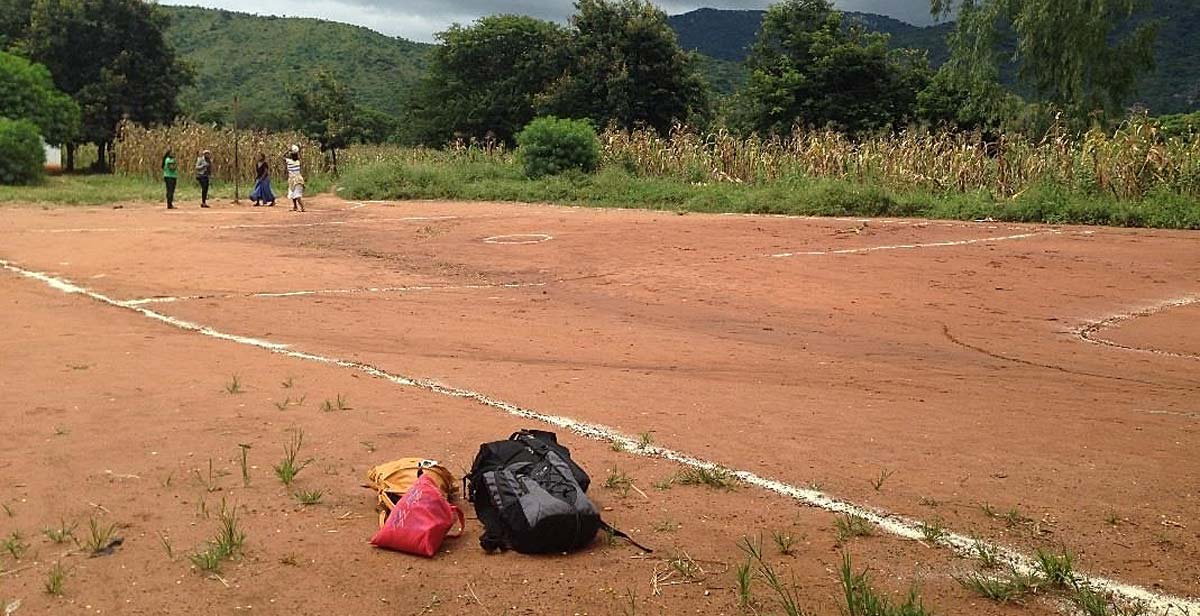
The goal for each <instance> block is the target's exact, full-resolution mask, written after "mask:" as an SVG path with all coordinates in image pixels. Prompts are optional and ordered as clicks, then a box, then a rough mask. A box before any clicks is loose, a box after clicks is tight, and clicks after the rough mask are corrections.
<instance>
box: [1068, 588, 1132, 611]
mask: <svg viewBox="0 0 1200 616" xmlns="http://www.w3.org/2000/svg"><path fill="white" fill-rule="evenodd" d="M1070 599H1071V603H1073V604H1075V607H1076V608H1078V609H1079V611H1080V612H1081V613H1083V616H1144V615H1145V614H1146V613H1147V611H1148V610H1147V608H1146V604H1144V603H1140V602H1134V603H1129V602H1125V601H1122V600H1120V599H1118V598H1117V597H1115V596H1113V594H1112V593H1109V592H1105V591H1103V590H1097V589H1095V588H1092V587H1091V586H1089V585H1087V584H1083V583H1079V584H1076V585H1075V587H1074V588H1073V589H1072V590H1071V592H1070Z"/></svg>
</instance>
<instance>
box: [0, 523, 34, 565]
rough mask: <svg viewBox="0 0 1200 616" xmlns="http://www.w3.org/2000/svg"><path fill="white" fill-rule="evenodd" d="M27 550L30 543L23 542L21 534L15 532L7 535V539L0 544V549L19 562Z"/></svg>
mask: <svg viewBox="0 0 1200 616" xmlns="http://www.w3.org/2000/svg"><path fill="white" fill-rule="evenodd" d="M29 548H30V543H29V542H27V541H25V538H24V537H22V536H21V533H19V532H17V531H15V530H14V531H12V532H11V533H9V535H8V538H7V539H5V540H4V542H2V543H0V549H3V550H4V551H5V552H8V553H9V555H11V556H12V557H13V559H15V560H21V557H22V556H24V555H25V553H26V552H28V551H29Z"/></svg>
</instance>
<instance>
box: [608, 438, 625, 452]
mask: <svg viewBox="0 0 1200 616" xmlns="http://www.w3.org/2000/svg"><path fill="white" fill-rule="evenodd" d="M608 448H609V449H611V450H613V451H615V452H617V453H624V451H625V446H624V445H622V444H621V441H613V442H611V443H609V444H608Z"/></svg>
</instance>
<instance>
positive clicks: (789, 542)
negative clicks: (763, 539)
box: [771, 530, 796, 556]
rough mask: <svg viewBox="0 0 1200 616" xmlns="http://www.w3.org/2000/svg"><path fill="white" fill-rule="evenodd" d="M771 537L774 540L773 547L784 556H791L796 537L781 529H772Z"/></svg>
mask: <svg viewBox="0 0 1200 616" xmlns="http://www.w3.org/2000/svg"><path fill="white" fill-rule="evenodd" d="M771 538H772V539H773V540H774V541H775V548H776V549H778V550H779V553H780V554H782V555H784V556H791V555H792V554H793V552H794V546H795V545H796V538H795V537H793V536H792V535H789V534H787V533H784V532H781V531H777V530H776V531H772V532H771Z"/></svg>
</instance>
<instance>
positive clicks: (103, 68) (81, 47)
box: [10, 0, 191, 145]
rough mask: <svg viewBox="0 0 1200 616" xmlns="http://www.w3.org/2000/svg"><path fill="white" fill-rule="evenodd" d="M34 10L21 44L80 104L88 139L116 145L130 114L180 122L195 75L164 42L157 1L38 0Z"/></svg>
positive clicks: (147, 121) (162, 19)
mask: <svg viewBox="0 0 1200 616" xmlns="http://www.w3.org/2000/svg"><path fill="white" fill-rule="evenodd" d="M10 1H11V0H10ZM16 1H19V0H16ZM29 15H30V17H29V26H28V30H27V31H26V33H25V36H24V38H23V40H22V41H21V43H20V45H21V49H22V50H24V51H25V52H26V53H27V54H28V55H29V57H30V58H32V59H33V60H35V61H37V62H40V63H42V64H44V65H46V67H47V68H48V69H50V73H51V74H52V75H53V76H54V82H55V83H56V84H57V85H58V87H59V88H60V89H61V90H63V91H64V92H66V93H67V94H69V95H70V96H71V97H72V98H74V99H75V101H76V102H77V103H78V104H79V107H80V109H81V110H82V131H81V134H80V136H81V138H82V140H84V141H89V142H95V143H99V144H102V145H104V144H107V143H109V142H111V141H112V139H113V136H114V133H115V131H116V126H117V123H118V122H120V121H121V119H122V118H124V117H128V118H129V119H131V120H133V121H135V122H140V123H144V124H152V123H158V122H170V121H172V120H174V119H175V116H176V115H177V114H178V111H179V109H178V107H177V106H176V97H177V95H178V93H179V89H180V88H181V87H182V86H183V85H185V84H187V83H189V81H190V78H191V76H190V72H189V71H188V70H187V68H186V67H185V66H183V65H182V64H181V63H180V62H178V61H177V60H176V57H175V51H174V49H172V47H171V46H170V45H168V44H167V43H166V41H165V40H164V39H163V31H164V30H165V29H166V26H167V18H166V16H165V14H164V13H162V12H161V11H160V10H159V8H158V6H157V5H155V4H152V3H149V2H143V1H142V0H33V3H32V6H31V8H30V12H29Z"/></svg>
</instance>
